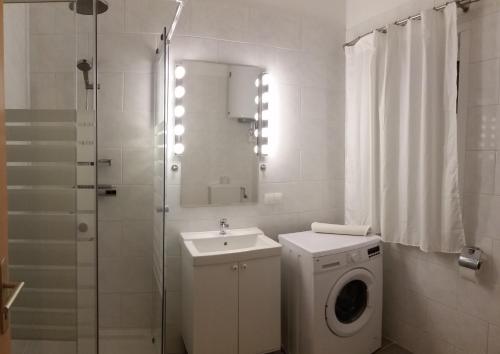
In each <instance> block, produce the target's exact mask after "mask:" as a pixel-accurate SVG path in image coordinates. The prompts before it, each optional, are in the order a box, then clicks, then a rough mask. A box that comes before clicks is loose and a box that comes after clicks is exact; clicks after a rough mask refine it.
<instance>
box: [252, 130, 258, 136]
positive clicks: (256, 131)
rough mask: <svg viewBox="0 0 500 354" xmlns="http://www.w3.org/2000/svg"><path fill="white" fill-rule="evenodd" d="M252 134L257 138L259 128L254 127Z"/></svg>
mask: <svg viewBox="0 0 500 354" xmlns="http://www.w3.org/2000/svg"><path fill="white" fill-rule="evenodd" d="M253 135H254V136H255V137H256V138H257V137H258V136H259V129H255V130H254V131H253Z"/></svg>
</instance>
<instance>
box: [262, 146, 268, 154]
mask: <svg viewBox="0 0 500 354" xmlns="http://www.w3.org/2000/svg"><path fill="white" fill-rule="evenodd" d="M261 151H262V154H263V155H267V154H268V153H269V145H262V146H261Z"/></svg>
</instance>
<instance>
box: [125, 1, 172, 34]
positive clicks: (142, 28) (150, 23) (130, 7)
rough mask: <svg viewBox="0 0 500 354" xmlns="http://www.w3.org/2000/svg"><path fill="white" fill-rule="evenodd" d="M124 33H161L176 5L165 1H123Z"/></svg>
mask: <svg viewBox="0 0 500 354" xmlns="http://www.w3.org/2000/svg"><path fill="white" fill-rule="evenodd" d="M124 1H125V31H126V32H134V33H141V32H145V33H158V34H159V33H161V32H162V31H163V27H164V26H166V25H167V24H169V23H171V21H172V20H173V18H174V15H175V10H176V8H177V4H176V3H175V2H173V1H165V0H142V1H136V0H124ZM167 27H168V26H167Z"/></svg>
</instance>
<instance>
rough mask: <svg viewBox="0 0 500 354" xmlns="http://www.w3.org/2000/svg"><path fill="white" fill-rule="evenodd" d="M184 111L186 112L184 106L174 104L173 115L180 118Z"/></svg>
mask: <svg viewBox="0 0 500 354" xmlns="http://www.w3.org/2000/svg"><path fill="white" fill-rule="evenodd" d="M184 113H186V109H185V108H184V106H181V105H179V106H175V108H174V115H175V116H176V117H177V118H180V117H182V116H183V115H184Z"/></svg>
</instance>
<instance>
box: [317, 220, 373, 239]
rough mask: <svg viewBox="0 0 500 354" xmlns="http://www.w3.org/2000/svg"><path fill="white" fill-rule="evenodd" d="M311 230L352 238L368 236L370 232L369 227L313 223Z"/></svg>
mask: <svg viewBox="0 0 500 354" xmlns="http://www.w3.org/2000/svg"><path fill="white" fill-rule="evenodd" d="M311 230H312V231H314V232H316V233H321V234H339V235H351V236H366V235H368V232H370V226H369V225H338V224H324V223H320V222H313V223H312V224H311Z"/></svg>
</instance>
